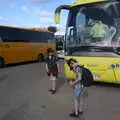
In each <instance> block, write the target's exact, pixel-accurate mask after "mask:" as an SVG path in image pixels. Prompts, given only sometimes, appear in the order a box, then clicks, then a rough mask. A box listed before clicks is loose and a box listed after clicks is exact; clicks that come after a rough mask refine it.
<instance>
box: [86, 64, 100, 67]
mask: <svg viewBox="0 0 120 120" xmlns="http://www.w3.org/2000/svg"><path fill="white" fill-rule="evenodd" d="M97 66H98V65H97V64H87V67H97Z"/></svg>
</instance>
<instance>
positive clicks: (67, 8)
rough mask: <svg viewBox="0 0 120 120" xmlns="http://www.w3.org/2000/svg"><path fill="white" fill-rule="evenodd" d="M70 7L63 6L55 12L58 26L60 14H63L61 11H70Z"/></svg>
mask: <svg viewBox="0 0 120 120" xmlns="http://www.w3.org/2000/svg"><path fill="white" fill-rule="evenodd" d="M69 9H70V6H69V5H62V6H60V7H58V8H56V10H55V16H54V21H55V23H56V24H59V23H60V14H61V10H69Z"/></svg>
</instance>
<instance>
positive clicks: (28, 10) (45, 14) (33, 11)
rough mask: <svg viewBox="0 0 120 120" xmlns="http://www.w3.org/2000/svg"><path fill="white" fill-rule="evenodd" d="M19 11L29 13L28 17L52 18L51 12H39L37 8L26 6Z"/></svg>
mask: <svg viewBox="0 0 120 120" xmlns="http://www.w3.org/2000/svg"><path fill="white" fill-rule="evenodd" d="M21 10H22V11H24V12H26V13H29V14H30V15H36V16H40V17H50V16H53V13H52V12H49V11H47V10H40V9H39V8H37V7H32V8H28V7H27V6H22V7H21Z"/></svg>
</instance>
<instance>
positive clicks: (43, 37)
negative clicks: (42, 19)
mask: <svg viewBox="0 0 120 120" xmlns="http://www.w3.org/2000/svg"><path fill="white" fill-rule="evenodd" d="M48 48H52V49H53V50H54V51H55V52H56V45H55V43H54V33H52V32H50V31H48V30H47V29H43V28H17V27H12V26H0V67H3V66H4V65H6V64H13V63H21V62H27V61H43V60H44V57H45V56H46V54H47V53H46V51H47V49H48Z"/></svg>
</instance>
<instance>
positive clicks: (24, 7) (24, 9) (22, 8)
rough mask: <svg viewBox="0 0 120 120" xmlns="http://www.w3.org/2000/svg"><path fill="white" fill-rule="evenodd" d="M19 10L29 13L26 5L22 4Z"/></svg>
mask: <svg viewBox="0 0 120 120" xmlns="http://www.w3.org/2000/svg"><path fill="white" fill-rule="evenodd" d="M21 10H22V11H24V12H26V13H30V10H29V9H28V7H27V6H22V7H21Z"/></svg>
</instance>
